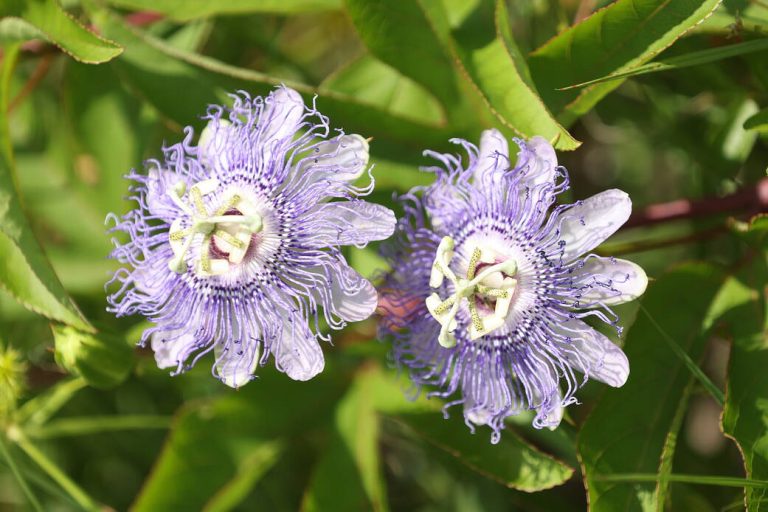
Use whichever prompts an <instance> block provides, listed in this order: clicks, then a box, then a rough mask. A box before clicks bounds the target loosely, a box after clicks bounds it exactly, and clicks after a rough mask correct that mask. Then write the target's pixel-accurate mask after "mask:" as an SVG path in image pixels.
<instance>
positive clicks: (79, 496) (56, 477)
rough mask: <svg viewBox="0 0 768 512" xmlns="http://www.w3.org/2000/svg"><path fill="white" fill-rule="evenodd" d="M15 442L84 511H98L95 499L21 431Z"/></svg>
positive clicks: (17, 432)
mask: <svg viewBox="0 0 768 512" xmlns="http://www.w3.org/2000/svg"><path fill="white" fill-rule="evenodd" d="M13 440H14V441H16V444H18V446H19V448H21V449H22V450H24V452H25V453H26V454H27V455H28V456H29V458H30V459H32V460H33V461H35V463H36V464H37V465H38V466H40V469H42V470H43V471H45V472H46V473H47V474H48V476H50V477H51V478H52V479H53V481H55V482H56V483H57V484H59V485H60V486H61V488H62V489H64V490H65V491H66V492H67V494H69V495H70V496H72V499H73V500H75V502H76V503H77V504H78V505H79V506H80V507H81V508H83V509H84V510H92V511H98V510H100V508H99V506H98V505H97V504H96V502H94V501H93V499H92V498H91V497H90V496H88V494H86V492H85V491H83V490H82V489H81V488H80V486H79V485H77V484H76V483H75V482H73V481H72V479H70V478H69V477H68V476H67V475H66V474H65V473H64V472H63V471H62V470H61V469H60V468H59V467H58V466H57V465H56V464H55V463H54V462H53V461H52V460H51V459H49V458H48V457H47V456H46V455H45V454H44V453H43V452H42V451H40V450H39V449H38V448H37V446H35V445H34V444H32V443H30V442H29V440H28V439H27V438H26V437H25V436H24V433H22V432H21V431H16V432H15V435H14V436H13Z"/></svg>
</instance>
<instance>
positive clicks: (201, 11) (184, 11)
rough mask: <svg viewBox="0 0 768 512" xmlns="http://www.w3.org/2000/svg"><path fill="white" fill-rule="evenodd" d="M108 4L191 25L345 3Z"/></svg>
mask: <svg viewBox="0 0 768 512" xmlns="http://www.w3.org/2000/svg"><path fill="white" fill-rule="evenodd" d="M108 3H110V4H112V5H115V6H118V7H125V8H127V9H135V10H148V11H152V12H157V13H160V14H164V15H165V16H168V17H169V18H171V19H174V20H178V21H188V20H192V19H195V18H205V17H208V16H221V15H230V16H232V15H236V14H247V13H272V14H296V13H301V12H314V11H324V10H330V9H340V8H341V0H227V1H225V2H211V1H210V0H191V1H190V0H109V1H108Z"/></svg>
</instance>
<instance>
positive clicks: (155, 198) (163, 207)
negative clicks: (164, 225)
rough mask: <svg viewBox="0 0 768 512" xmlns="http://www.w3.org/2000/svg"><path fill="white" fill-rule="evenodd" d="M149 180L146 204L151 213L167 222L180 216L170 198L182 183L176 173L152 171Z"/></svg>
mask: <svg viewBox="0 0 768 512" xmlns="http://www.w3.org/2000/svg"><path fill="white" fill-rule="evenodd" d="M148 178H149V179H148V180H147V195H146V202H147V208H148V209H149V212H150V213H151V214H153V215H157V216H158V217H160V218H161V219H163V220H165V221H166V222H170V221H171V220H173V219H174V218H175V217H177V216H178V211H177V210H178V207H177V206H176V205H175V204H174V203H173V202H172V200H171V199H170V198H169V197H168V193H172V189H173V187H174V186H175V185H176V183H177V182H180V181H182V180H181V178H179V177H178V175H177V174H176V173H173V172H171V171H166V170H164V169H156V168H153V169H150V170H149V174H148Z"/></svg>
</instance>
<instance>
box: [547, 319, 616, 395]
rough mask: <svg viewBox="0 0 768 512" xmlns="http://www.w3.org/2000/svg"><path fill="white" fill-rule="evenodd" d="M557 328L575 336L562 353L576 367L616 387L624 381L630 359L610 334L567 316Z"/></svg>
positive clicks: (593, 377) (571, 336)
mask: <svg viewBox="0 0 768 512" xmlns="http://www.w3.org/2000/svg"><path fill="white" fill-rule="evenodd" d="M558 330H559V331H560V333H561V334H563V335H564V336H568V337H569V338H571V340H572V341H571V343H570V344H568V345H566V346H564V347H563V350H562V355H563V358H564V359H565V360H566V361H568V363H569V364H570V365H571V366H572V367H573V368H574V369H575V370H578V371H580V372H581V373H583V374H584V375H586V376H587V377H588V378H590V379H596V380H599V381H600V382H604V383H606V384H608V385H609V386H613V387H615V388H618V387H621V386H623V385H624V383H625V382H626V381H627V377H629V361H628V360H627V356H626V355H624V352H623V351H622V350H621V348H619V347H618V346H616V345H615V344H614V343H613V342H612V341H611V340H610V339H609V338H608V337H607V336H605V335H604V334H601V333H599V332H597V331H596V330H594V329H593V328H592V327H590V326H589V325H587V324H586V323H584V322H582V321H581V320H578V319H571V320H567V321H566V322H564V323H563V324H562V325H561V326H559V328H558Z"/></svg>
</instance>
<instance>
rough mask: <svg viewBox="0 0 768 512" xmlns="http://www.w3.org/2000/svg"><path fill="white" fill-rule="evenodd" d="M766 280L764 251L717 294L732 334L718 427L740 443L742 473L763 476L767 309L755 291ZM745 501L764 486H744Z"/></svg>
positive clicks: (767, 442) (760, 496) (767, 439)
mask: <svg viewBox="0 0 768 512" xmlns="http://www.w3.org/2000/svg"><path fill="white" fill-rule="evenodd" d="M767 281H768V267H766V261H765V257H764V255H758V256H757V257H756V259H755V261H754V262H753V264H752V265H750V266H748V267H746V268H745V270H744V271H743V272H741V273H740V275H738V276H735V277H733V278H731V279H729V280H728V281H726V283H725V284H724V285H723V288H722V290H721V292H720V295H719V296H718V298H719V299H720V300H722V301H723V302H726V303H728V306H729V309H728V310H727V311H726V312H725V314H724V317H723V319H724V320H725V324H726V329H727V331H728V332H729V334H730V336H731V337H732V340H733V344H732V347H731V359H730V362H729V365H728V380H727V386H726V399H725V408H724V410H723V415H722V423H723V432H725V434H726V435H727V436H730V437H731V438H733V440H734V441H736V443H738V445H739V449H740V451H741V454H742V456H743V457H744V466H745V469H746V473H747V478H750V479H755V480H768V402H766V390H768V372H766V371H765V369H766V368H768V314H766V297H765V294H764V293H760V290H761V289H763V287H764V286H765V283H766V282H767ZM744 492H745V496H744V497H745V505H746V507H747V509H748V510H750V511H757V510H759V509H760V505H761V503H762V504H764V503H765V501H766V499H768V496H767V495H766V493H767V492H768V489H766V488H765V487H763V488H753V487H746V488H745V489H744Z"/></svg>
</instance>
